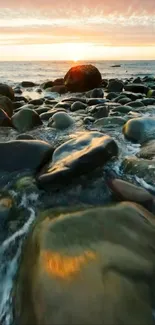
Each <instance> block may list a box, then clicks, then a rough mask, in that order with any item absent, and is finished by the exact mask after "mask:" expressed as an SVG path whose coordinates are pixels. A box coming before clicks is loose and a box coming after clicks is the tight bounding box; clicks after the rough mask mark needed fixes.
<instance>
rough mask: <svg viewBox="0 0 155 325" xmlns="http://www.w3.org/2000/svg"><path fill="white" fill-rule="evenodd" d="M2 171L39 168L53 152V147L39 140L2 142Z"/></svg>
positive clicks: (0, 165) (0, 145)
mask: <svg viewBox="0 0 155 325" xmlns="http://www.w3.org/2000/svg"><path fill="white" fill-rule="evenodd" d="M0 152H1V160H0V171H7V172H14V171H18V170H24V169H31V170H36V171H37V170H39V169H40V168H41V167H42V166H43V165H44V164H46V163H47V161H48V160H50V159H51V157H52V154H53V147H52V146H51V145H50V144H48V143H47V142H44V141H39V140H14V141H8V142H0Z"/></svg>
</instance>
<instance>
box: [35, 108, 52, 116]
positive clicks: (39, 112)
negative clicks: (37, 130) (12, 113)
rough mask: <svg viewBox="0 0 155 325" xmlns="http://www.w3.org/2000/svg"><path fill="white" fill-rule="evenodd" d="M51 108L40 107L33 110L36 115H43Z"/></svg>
mask: <svg viewBox="0 0 155 325" xmlns="http://www.w3.org/2000/svg"><path fill="white" fill-rule="evenodd" d="M50 109H51V108H50V107H48V106H40V107H38V108H37V109H35V111H36V113H38V114H39V115H41V114H43V113H47V112H48V111H49V110H50Z"/></svg>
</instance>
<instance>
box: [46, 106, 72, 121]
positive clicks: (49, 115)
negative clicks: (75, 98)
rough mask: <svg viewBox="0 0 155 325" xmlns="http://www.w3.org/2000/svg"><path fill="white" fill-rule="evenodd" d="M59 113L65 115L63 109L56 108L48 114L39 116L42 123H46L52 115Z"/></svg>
mask: <svg viewBox="0 0 155 325" xmlns="http://www.w3.org/2000/svg"><path fill="white" fill-rule="evenodd" d="M59 112H65V113H67V112H66V110H65V109H63V108H57V109H56V108H52V109H50V110H49V111H48V112H46V113H42V114H40V118H41V120H43V121H48V120H49V119H50V118H51V117H52V116H53V115H54V114H56V113H59Z"/></svg>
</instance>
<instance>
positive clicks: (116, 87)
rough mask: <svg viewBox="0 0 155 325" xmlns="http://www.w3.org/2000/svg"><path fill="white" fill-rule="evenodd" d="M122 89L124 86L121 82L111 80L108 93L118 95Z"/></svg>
mask: <svg viewBox="0 0 155 325" xmlns="http://www.w3.org/2000/svg"><path fill="white" fill-rule="evenodd" d="M123 88H124V84H123V82H122V81H121V80H112V81H110V82H109V85H108V89H107V91H108V92H116V93H120V92H121V91H122V90H123Z"/></svg>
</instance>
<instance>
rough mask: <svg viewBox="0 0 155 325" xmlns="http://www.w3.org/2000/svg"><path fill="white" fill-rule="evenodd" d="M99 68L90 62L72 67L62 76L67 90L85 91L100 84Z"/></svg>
mask: <svg viewBox="0 0 155 325" xmlns="http://www.w3.org/2000/svg"><path fill="white" fill-rule="evenodd" d="M101 82H102V78H101V74H100V72H99V70H98V69H97V68H96V67H94V66H93V65H91V64H88V65H78V66H76V67H72V68H71V69H70V70H69V71H68V72H67V74H66V75H65V77H64V84H65V86H66V88H67V90H69V91H72V92H80V91H82V92H83V91H87V90H91V89H93V88H98V87H100V86H101Z"/></svg>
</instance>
